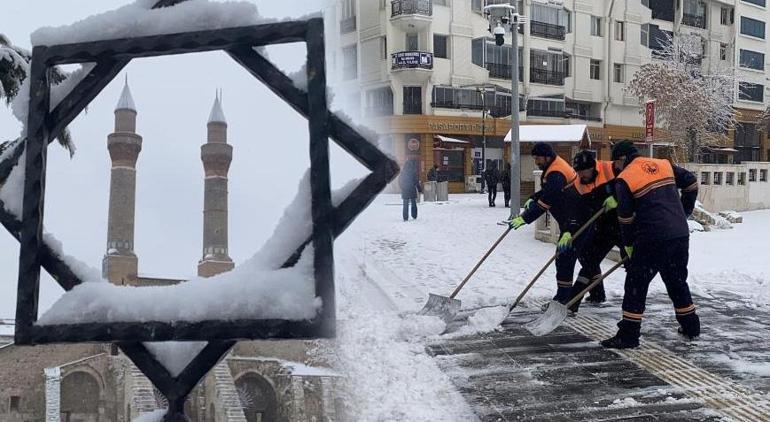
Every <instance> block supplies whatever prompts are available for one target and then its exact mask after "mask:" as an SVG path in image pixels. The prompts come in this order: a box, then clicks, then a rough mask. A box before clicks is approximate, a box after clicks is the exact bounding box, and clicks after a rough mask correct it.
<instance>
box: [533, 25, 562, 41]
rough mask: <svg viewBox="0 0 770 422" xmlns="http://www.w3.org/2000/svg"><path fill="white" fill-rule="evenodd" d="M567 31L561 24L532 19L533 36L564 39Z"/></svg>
mask: <svg viewBox="0 0 770 422" xmlns="http://www.w3.org/2000/svg"><path fill="white" fill-rule="evenodd" d="M565 33H566V30H565V28H564V27H563V26H561V25H556V24H552V23H545V22H538V21H530V23H529V34H530V35H532V36H533V37H540V38H548V39H551V40H561V41H564V35H565Z"/></svg>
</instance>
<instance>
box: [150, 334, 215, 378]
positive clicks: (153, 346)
mask: <svg viewBox="0 0 770 422" xmlns="http://www.w3.org/2000/svg"><path fill="white" fill-rule="evenodd" d="M143 344H144V347H146V348H147V350H149V351H150V353H152V355H153V356H155V359H157V360H158V362H160V363H161V364H163V366H164V367H165V368H166V369H167V370H168V372H169V373H170V374H171V376H172V377H176V376H178V375H179V374H181V373H182V370H183V369H184V368H185V367H186V366H187V364H189V363H190V362H191V361H192V360H193V359H195V357H196V356H198V353H200V352H201V350H203V348H204V347H206V345H207V344H208V343H207V342H205V341H164V342H145V343H143Z"/></svg>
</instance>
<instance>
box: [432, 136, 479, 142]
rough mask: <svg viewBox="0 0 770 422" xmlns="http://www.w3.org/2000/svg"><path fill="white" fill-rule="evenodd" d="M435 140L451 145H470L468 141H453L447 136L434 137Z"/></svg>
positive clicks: (453, 139)
mask: <svg viewBox="0 0 770 422" xmlns="http://www.w3.org/2000/svg"><path fill="white" fill-rule="evenodd" d="M436 138H438V139H440V140H441V142H446V143H452V144H470V143H471V142H470V141H463V140H462V139H455V138H450V137H448V136H442V135H436Z"/></svg>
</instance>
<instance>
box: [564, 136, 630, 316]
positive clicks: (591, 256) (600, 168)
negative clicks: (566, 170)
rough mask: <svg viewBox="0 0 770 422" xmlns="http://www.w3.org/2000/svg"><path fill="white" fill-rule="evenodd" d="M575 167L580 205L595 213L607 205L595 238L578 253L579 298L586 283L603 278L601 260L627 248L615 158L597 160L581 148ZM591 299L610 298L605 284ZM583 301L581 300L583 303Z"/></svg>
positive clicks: (574, 291)
mask: <svg viewBox="0 0 770 422" xmlns="http://www.w3.org/2000/svg"><path fill="white" fill-rule="evenodd" d="M572 168H574V169H575V171H576V172H577V176H578V177H577V179H575V189H576V190H577V192H578V194H579V195H580V199H581V202H580V206H581V207H584V208H586V209H588V214H590V215H593V214H595V213H597V212H598V211H600V210H601V209H602V208H604V210H605V212H604V214H603V215H602V216H601V217H599V218H598V219H597V220H596V222H595V223H594V230H593V231H591V237H590V238H588V237H587V238H586V243H585V247H584V248H582V250H581V251H580V254H579V256H578V260H579V261H580V265H581V268H580V271H579V272H578V277H577V280H576V281H575V285H574V286H573V287H572V293H571V294H570V297H575V296H576V295H577V294H578V293H580V292H582V291H583V290H584V289H585V288H586V286H588V285H589V284H591V283H592V282H593V281H594V280H596V279H597V278H599V277H601V275H602V270H601V263H602V261H603V260H604V258H605V257H606V256H607V254H608V253H610V251H611V250H612V248H613V247H614V246H617V247H618V248H620V253H621V255H622V256H623V257H625V250H624V249H623V246H622V244H621V241H620V226H619V224H618V215H617V212H616V211H615V208H617V206H618V203H617V201H616V200H615V197H614V194H615V182H616V179H615V170H614V168H613V165H612V161H601V160H596V158H595V157H594V154H593V153H592V152H591V151H581V152H579V153H578V154H577V155H575V158H574V159H573V160H572ZM586 300H587V301H588V302H593V303H602V302H604V301H605V300H606V294H605V292H604V283H603V282H601V283H599V284H597V285H596V286H595V287H594V288H593V289H591V291H590V292H589V295H588V299H586ZM579 303H580V302H578V304H579Z"/></svg>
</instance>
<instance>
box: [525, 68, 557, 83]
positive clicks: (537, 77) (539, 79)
mask: <svg viewBox="0 0 770 422" xmlns="http://www.w3.org/2000/svg"><path fill="white" fill-rule="evenodd" d="M529 81H530V82H532V83H535V84H545V85H564V72H555V71H552V70H545V69H537V68H532V67H531V68H529Z"/></svg>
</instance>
